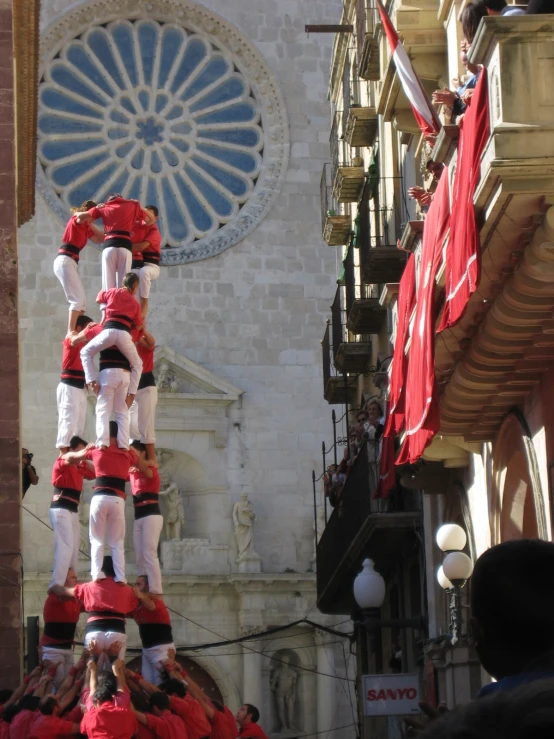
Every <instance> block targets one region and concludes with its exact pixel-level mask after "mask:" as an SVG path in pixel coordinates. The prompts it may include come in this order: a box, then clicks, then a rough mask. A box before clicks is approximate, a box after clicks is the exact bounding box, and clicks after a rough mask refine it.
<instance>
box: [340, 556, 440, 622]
mask: <svg viewBox="0 0 554 739" xmlns="http://www.w3.org/2000/svg"><path fill="white" fill-rule="evenodd" d="M385 591H386V588H385V581H384V579H383V577H382V576H381V575H380V574H379V573H378V572H376V571H375V565H374V562H373V560H372V559H364V561H363V562H362V571H361V572H359V573H358V575H356V578H355V580H354V600H355V601H356V603H357V604H358V606H359V608H360V609H361V611H362V613H363V616H364V619H363V621H357V622H356V623H358V624H360V625H361V626H363V627H364V628H365V629H366V631H368V632H369V633H370V634H372V635H375V633H376V632H377V631H379V630H380V629H387V628H397V629H420V630H425V629H426V628H427V617H426V616H422V615H420V616H414V617H413V618H394V619H388V620H387V621H383V620H382V619H381V617H380V608H381V606H382V605H383V601H384V600H385Z"/></svg>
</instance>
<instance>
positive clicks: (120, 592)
mask: <svg viewBox="0 0 554 739" xmlns="http://www.w3.org/2000/svg"><path fill="white" fill-rule="evenodd" d="M75 597H76V598H78V599H79V600H80V601H81V602H82V603H83V604H84V606H85V611H86V612H87V613H91V611H111V612H112V613H115V614H120V613H122V614H126V613H132V612H133V611H134V610H135V609H136V608H137V606H138V604H139V600H138V598H137V597H136V595H135V594H134V593H133V588H132V587H131V586H130V585H126V584H125V583H122V582H116V581H115V580H114V579H113V577H106V578H104V579H103V580H97V581H96V582H85V583H79V585H77V586H76V587H75ZM98 618H102V616H89V619H88V620H89V622H90V621H95V620H96V619H98Z"/></svg>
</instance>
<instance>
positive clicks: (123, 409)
mask: <svg viewBox="0 0 554 739" xmlns="http://www.w3.org/2000/svg"><path fill="white" fill-rule="evenodd" d="M129 377H130V375H129V373H128V372H127V370H124V369H119V368H117V367H114V368H113V369H105V370H102V372H100V376H99V382H100V392H99V393H98V398H97V400H96V446H97V447H100V446H109V445H110V417H111V415H112V413H113V414H114V417H115V420H116V421H117V427H118V431H117V446H118V447H120V448H121V449H128V448H129V409H128V408H127V403H126V402H125V399H126V398H127V393H128V392H129Z"/></svg>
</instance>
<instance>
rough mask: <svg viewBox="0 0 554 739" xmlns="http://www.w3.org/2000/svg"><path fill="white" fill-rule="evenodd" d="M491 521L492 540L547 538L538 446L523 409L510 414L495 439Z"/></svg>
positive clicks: (496, 542)
mask: <svg viewBox="0 0 554 739" xmlns="http://www.w3.org/2000/svg"><path fill="white" fill-rule="evenodd" d="M490 522H491V542H492V544H499V543H500V542H502V541H508V540H510V539H526V538H530V539H546V538H547V526H546V516H545V507H544V498H543V491H542V486H541V482H540V477H539V474H538V464H537V459H536V455H535V449H534V447H533V442H532V440H531V437H530V434H529V429H528V428H527V424H526V423H525V419H524V418H523V416H522V415H521V414H520V413H519V411H513V412H512V413H510V414H509V415H508V416H507V417H506V419H505V420H504V423H503V424H502V426H501V428H500V431H499V432H498V436H497V438H496V440H495V442H494V446H493V451H492V487H491V516H490Z"/></svg>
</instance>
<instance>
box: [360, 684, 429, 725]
mask: <svg viewBox="0 0 554 739" xmlns="http://www.w3.org/2000/svg"><path fill="white" fill-rule="evenodd" d="M363 686H364V696H365V701H364V702H365V715H366V716H403V715H406V714H408V713H419V678H418V676H417V675H364V676H363Z"/></svg>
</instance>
